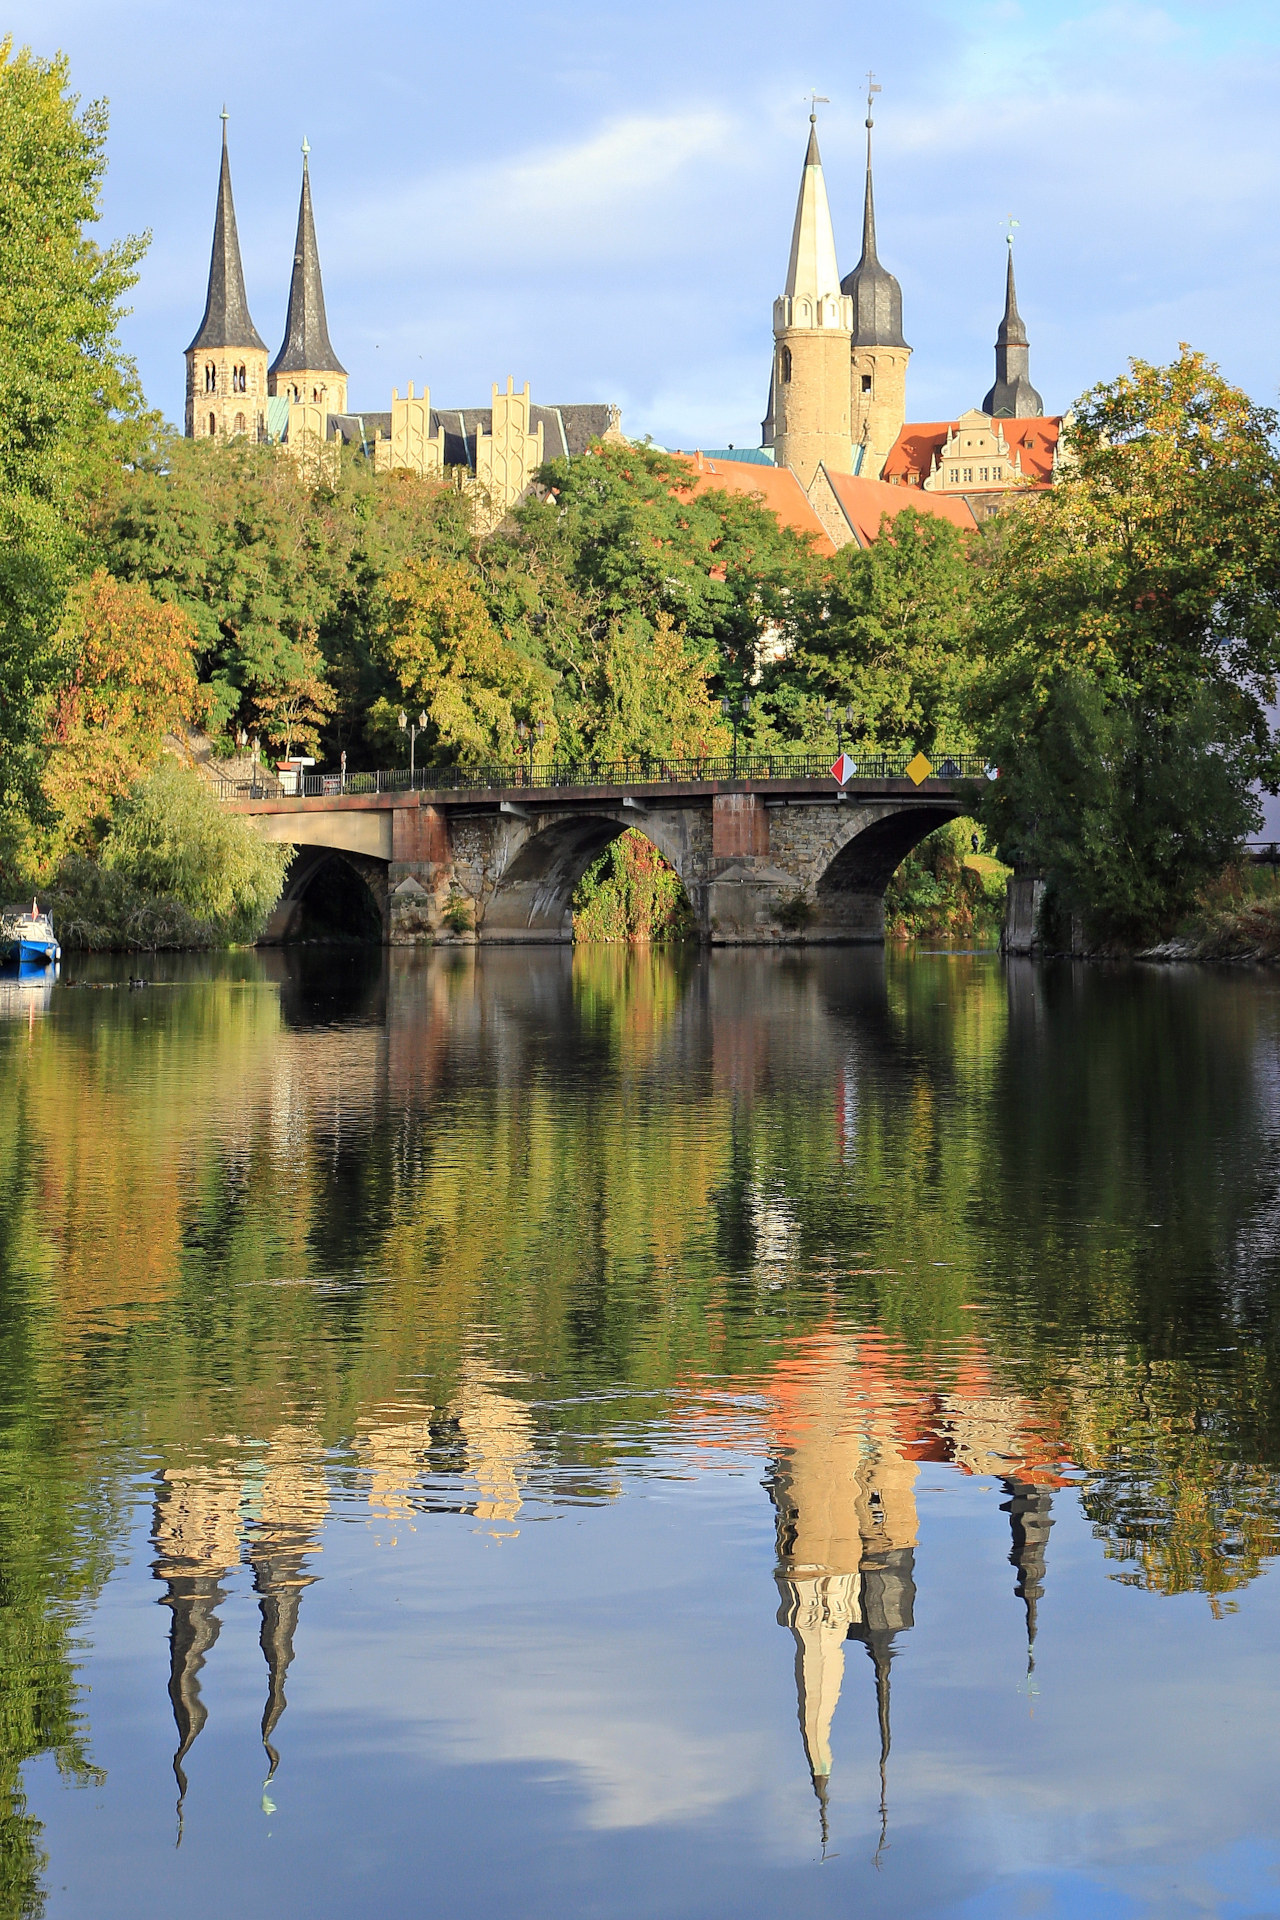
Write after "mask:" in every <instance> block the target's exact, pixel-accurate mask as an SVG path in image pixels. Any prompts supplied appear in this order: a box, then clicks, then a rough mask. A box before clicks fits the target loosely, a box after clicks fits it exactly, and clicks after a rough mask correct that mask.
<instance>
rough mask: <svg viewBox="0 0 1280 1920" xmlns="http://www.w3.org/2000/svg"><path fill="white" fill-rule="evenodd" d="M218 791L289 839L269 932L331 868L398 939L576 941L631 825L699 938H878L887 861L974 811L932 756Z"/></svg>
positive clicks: (966, 791)
mask: <svg viewBox="0 0 1280 1920" xmlns="http://www.w3.org/2000/svg"><path fill="white" fill-rule="evenodd" d="M973 771H974V772H977V771H978V769H977V768H976V767H975V769H974V770H973ZM965 772H966V773H968V772H969V770H968V769H967V768H966V769H965ZM227 804H228V805H229V806H231V807H233V808H234V809H235V810H236V811H237V812H241V813H245V814H248V815H250V816H252V818H253V820H254V823H255V825H256V827H257V829H258V831H259V832H260V833H261V834H262V835H263V836H264V837H265V838H267V839H269V840H277V841H286V842H289V843H291V844H293V845H294V846H296V847H297V849H298V851H297V854H296V856H295V858H294V861H293V864H292V866H291V867H290V869H289V874H288V877H287V880H286V883H285V891H284V895H283V897H282V899H281V901H280V903H279V905H278V907H277V908H276V911H275V913H274V915H273V916H272V919H271V922H270V924H269V926H268V928H267V931H266V934H265V935H264V938H265V939H266V940H267V941H283V940H287V939H289V938H290V937H291V936H293V935H294V934H295V933H296V932H297V931H299V930H300V928H301V927H302V926H303V925H304V924H305V920H306V906H307V902H308V899H309V897H312V896H314V893H315V890H316V888H317V887H318V886H324V885H328V886H332V884H333V883H334V881H335V878H337V879H340V880H341V881H342V883H343V884H345V885H347V886H348V887H349V886H350V883H351V880H352V877H353V876H356V877H358V878H359V880H361V881H363V883H364V886H365V887H366V888H367V890H368V895H369V898H370V900H371V903H372V909H373V910H374V911H376V922H375V920H374V918H373V913H372V912H371V913H370V915H369V921H368V924H369V926H370V928H371V929H372V930H375V931H376V924H377V923H379V922H380V924H381V929H382V937H383V939H384V941H386V942H389V943H390V944H391V945H393V946H401V945H413V944H415V943H418V942H425V941H429V940H440V939H446V940H447V939H450V938H460V939H468V940H469V939H479V940H480V941H482V942H487V941H507V942H514V941H535V942H538V941H566V940H571V939H572V937H573V911H572V902H573V892H574V888H575V887H576V886H577V883H578V881H579V879H580V878H581V876H582V875H583V873H584V872H585V871H586V869H587V867H588V866H589V865H590V863H591V862H592V860H594V859H595V857H596V856H597V854H599V853H600V852H601V851H602V849H603V848H605V847H606V846H608V844H609V842H610V841H611V840H614V839H616V838H617V836H618V835H619V834H621V833H623V832H625V830H626V829H627V828H628V827H637V828H639V829H640V831H641V832H642V833H644V834H645V835H646V837H647V838H648V839H649V840H650V841H652V843H653V845H654V846H655V847H656V848H657V849H658V851H659V853H661V854H662V855H663V856H664V857H665V858H666V859H667V860H668V861H669V862H670V863H671V865H672V867H673V868H674V869H675V871H676V873H677V874H678V875H679V877H680V880H681V881H682V883H683V885H684V888H685V892H686V893H687V895H688V898H689V902H690V905H691V907H692V910H693V915H694V919H695V922H696V924H697V927H698V929H699V932H700V934H701V936H702V938H703V939H705V940H707V941H709V942H711V943H712V944H723V945H741V944H747V943H772V942H782V941H800V942H815V941H816V942H832V941H878V940H882V939H883V937H884V890H885V887H886V885H887V883H888V881H889V878H890V876H891V874H892V873H893V871H894V869H895V867H897V865H898V864H899V862H900V861H901V860H902V859H903V858H904V856H905V855H906V854H907V853H909V852H910V851H911V849H912V847H914V846H915V845H916V844H917V843H918V842H919V841H921V840H922V839H924V837H925V835H926V834H928V833H932V832H933V830H934V828H935V827H939V826H941V825H942V824H943V823H944V822H945V821H947V820H951V819H954V818H955V817H956V816H957V815H960V814H963V813H966V812H968V811H970V810H971V809H972V807H973V804H974V781H973V778H972V776H971V777H968V778H966V777H962V775H961V772H960V770H959V769H958V768H957V766H956V763H954V762H952V761H945V762H944V763H943V769H942V773H941V776H939V775H933V776H931V777H928V778H926V779H924V780H923V781H922V782H920V783H919V784H916V783H915V782H914V781H912V780H911V779H909V778H907V777H905V775H904V776H902V777H896V778H894V777H887V778H878V779H858V778H856V777H855V778H854V779H852V780H851V781H850V782H849V783H848V784H847V785H846V786H845V787H844V788H843V789H841V788H839V787H837V785H836V782H835V781H834V780H833V779H832V778H831V777H830V775H826V776H822V777H818V776H816V775H804V776H801V777H795V778H771V777H764V778H758V779H737V780H735V779H727V780H699V779H691V780H675V779H669V780H665V781H656V780H651V781H644V780H641V781H627V782H626V783H619V784H609V783H607V782H606V783H602V784H599V785H594V786H587V785H580V786H537V785H533V784H522V785H513V786H493V787H485V788H477V787H463V788H430V789H424V790H421V791H412V792H391V793H360V794H357V793H350V792H347V793H331V794H325V795H321V796H316V797H313V798H300V799H292V798H285V797H278V796H276V795H275V794H272V795H269V796H263V795H259V794H251V795H248V796H239V795H237V796H235V797H228V800H227Z"/></svg>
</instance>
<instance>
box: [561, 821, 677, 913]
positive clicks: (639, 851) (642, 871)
mask: <svg viewBox="0 0 1280 1920" xmlns="http://www.w3.org/2000/svg"><path fill="white" fill-rule="evenodd" d="M692 933H693V915H692V913H691V912H690V910H689V902H688V900H687V898H686V896H685V891H684V888H683V887H682V886H681V884H680V879H679V876H678V875H677V874H676V873H675V871H674V869H673V868H672V867H670V866H669V865H668V864H667V862H666V861H665V860H664V859H663V857H662V855H661V854H660V853H659V852H658V849H657V848H656V847H655V846H654V844H653V842H652V841H651V840H646V838H645V836H644V835H643V834H642V833H639V832H637V831H636V829H635V828H634V827H629V828H628V829H627V831H626V832H625V833H623V834H620V835H619V836H618V838H617V839H616V840H615V841H613V843H612V844H611V845H610V846H607V847H606V848H605V850H604V852H603V853H602V854H600V855H599V856H598V858H597V859H595V860H594V861H593V862H592V864H591V865H590V866H589V867H588V868H587V871H586V872H585V873H584V874H583V876H582V878H581V880H580V881H579V882H578V885H577V888H576V890H575V892H574V896H573V937H574V939H575V940H687V939H688V938H689V937H690V935H691V934H692Z"/></svg>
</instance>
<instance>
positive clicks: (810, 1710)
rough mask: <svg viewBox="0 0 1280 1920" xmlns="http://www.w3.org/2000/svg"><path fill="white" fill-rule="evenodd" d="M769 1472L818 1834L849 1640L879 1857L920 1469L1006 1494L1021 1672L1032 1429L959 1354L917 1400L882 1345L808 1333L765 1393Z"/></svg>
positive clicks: (1030, 1554)
mask: <svg viewBox="0 0 1280 1920" xmlns="http://www.w3.org/2000/svg"><path fill="white" fill-rule="evenodd" d="M770 1387H771V1399H772V1405H773V1413H772V1418H771V1422H770V1425H771V1434H770V1453H771V1466H770V1471H769V1475H768V1478H767V1480H766V1482H765V1484H766V1486H767V1487H768V1490H769V1495H770V1498H771V1499H772V1501H773V1506H774V1511H775V1515H776V1523H777V1556H778V1558H777V1567H776V1570H775V1578H776V1580H777V1583H778V1593H779V1597H780V1604H779V1607H778V1622H779V1625H780V1626H784V1627H788V1628H790V1630H791V1633H792V1635H793V1636H794V1639H795V1646H796V1656H795V1673H796V1693H797V1702H798V1713H799V1721H800V1733H801V1738H802V1740H803V1742H804V1751H805V1757H806V1759H807V1761H808V1764H809V1775H810V1778H811V1780H812V1782H813V1789H814V1792H815V1794H816V1795H817V1799H818V1806H819V1818H820V1825H821V1836H822V1842H823V1845H824V1847H825V1845H826V1842H827V1839H828V1836H829V1815H828V1793H829V1788H830V1781H831V1769H832V1753H831V1729H832V1722H833V1720H834V1718H835V1711H836V1707H837V1705H838V1703H839V1700H840V1695H841V1691H842V1688H843V1686H844V1680H845V1645H846V1642H847V1641H850V1640H855V1641H858V1642H860V1643H861V1644H862V1646H863V1647H864V1648H865V1649H866V1652H867V1654H868V1655H869V1657H870V1661H871V1666H872V1670H873V1673H874V1678H875V1699H876V1717H877V1722H878V1728H879V1745H880V1847H883V1846H884V1845H885V1843H886V1841H887V1838H888V1818H889V1802H888V1767H889V1754H890V1747H891V1743H892V1728H891V1721H890V1675H891V1666H892V1662H893V1658H894V1655H895V1653H896V1652H897V1651H898V1636H899V1635H900V1634H903V1633H906V1632H907V1631H909V1630H910V1628H911V1627H912V1626H913V1625H914V1624H915V1600H916V1581H915V1571H916V1569H915V1556H916V1545H917V1541H918V1534H919V1521H918V1517H917V1511H916V1479H917V1475H918V1474H919V1471H920V1463H921V1462H923V1461H934V1462H939V1463H943V1462H946V1463H949V1464H951V1465H954V1466H958V1467H959V1468H960V1469H961V1470H962V1471H963V1472H966V1473H969V1474H979V1475H982V1476H984V1477H988V1476H989V1477H990V1478H991V1479H993V1480H995V1481H996V1482H997V1483H998V1484H999V1485H1000V1487H1001V1489H1002V1490H1003V1491H1004V1492H1005V1493H1006V1494H1007V1495H1008V1498H1007V1499H1006V1500H1005V1502H1004V1503H1003V1505H1002V1511H1004V1512H1006V1513H1008V1514H1009V1516H1010V1527H1011V1533H1012V1547H1011V1551H1010V1554H1009V1559H1010V1562H1011V1564H1012V1565H1013V1567H1014V1569H1015V1574H1016V1579H1015V1585H1014V1592H1015V1594H1016V1596H1017V1597H1018V1598H1019V1599H1020V1600H1022V1601H1023V1603H1024V1605H1025V1608H1026V1630H1027V1647H1028V1666H1029V1667H1030V1665H1031V1664H1032V1654H1031V1649H1032V1648H1033V1646H1034V1642H1035V1635H1036V1626H1037V1618H1036V1609H1037V1604H1038V1602H1039V1600H1040V1598H1041V1596H1042V1594H1043V1591H1044V1579H1045V1557H1046V1547H1047V1543H1048V1537H1049V1529H1050V1527H1051V1526H1052V1525H1053V1519H1052V1511H1051V1508H1052V1497H1053V1489H1054V1488H1055V1487H1060V1486H1063V1485H1065V1484H1066V1482H1065V1481H1064V1480H1063V1479H1062V1477H1061V1476H1060V1475H1059V1474H1058V1473H1057V1471H1056V1468H1055V1464H1050V1463H1047V1462H1046V1460H1045V1459H1044V1458H1043V1457H1041V1456H1042V1455H1043V1454H1044V1453H1045V1452H1046V1451H1052V1450H1051V1449H1046V1447H1045V1444H1044V1442H1043V1440H1042V1441H1041V1442H1040V1443H1039V1444H1038V1445H1037V1444H1034V1443H1033V1441H1032V1439H1031V1438H1030V1436H1032V1435H1034V1434H1035V1433H1036V1430H1037V1427H1038V1424H1039V1423H1038V1422H1037V1420H1036V1418H1035V1416H1034V1414H1033V1412H1032V1410H1031V1408H1030V1407H1029V1406H1028V1405H1027V1404H1026V1403H1025V1402H1024V1401H1022V1400H1021V1399H1020V1398H1019V1397H1018V1396H1016V1395H1001V1394H996V1393H993V1392H992V1391H991V1387H990V1382H989V1380H988V1379H987V1378H986V1376H985V1372H984V1369H983V1367H982V1365H981V1361H980V1358H979V1357H978V1356H976V1355H970V1356H967V1357H966V1359H965V1360H964V1361H963V1362H962V1364H961V1365H960V1366H959V1368H958V1369H957V1370H956V1384H955V1385H954V1387H953V1388H952V1389H951V1390H950V1391H948V1392H946V1393H937V1392H932V1391H929V1390H927V1389H923V1388H922V1387H921V1386H920V1384H919V1382H918V1381H916V1382H913V1381H912V1380H911V1379H910V1378H909V1377H908V1375H907V1374H906V1372H905V1370H904V1368H903V1367H902V1365H901V1363H900V1360H899V1358H898V1356H896V1355H895V1354H894V1353H893V1351H892V1350H891V1349H890V1348H889V1347H888V1346H887V1345H886V1343H885V1342H884V1341H883V1340H882V1339H881V1338H880V1337H879V1336H878V1335H874V1334H873V1335H866V1336H862V1337H855V1336H852V1335H848V1334H844V1333H834V1332H833V1333H830V1334H827V1335H824V1336H819V1337H817V1338H815V1339H813V1340H811V1341H808V1342H806V1343H804V1345H803V1346H801V1347H799V1348H798V1349H795V1350H793V1352H792V1353H791V1354H790V1355H789V1356H788V1358H787V1359H786V1360H785V1361H784V1362H783V1363H782V1364H781V1365H780V1366H779V1367H778V1368H777V1369H776V1370H775V1372H774V1374H773V1376H772V1378H771V1382H770Z"/></svg>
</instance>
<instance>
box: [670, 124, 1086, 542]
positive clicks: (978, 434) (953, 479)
mask: <svg viewBox="0 0 1280 1920" xmlns="http://www.w3.org/2000/svg"><path fill="white" fill-rule="evenodd" d="M875 91H878V89H873V93H874V92H875ZM871 106H872V94H868V96H867V118H866V129H867V167H866V185H865V191H864V198H863V212H862V254H861V258H860V259H859V261H858V264H857V266H856V267H855V268H854V269H853V270H852V272H851V273H848V274H846V275H845V276H844V278H843V280H839V281H837V279H836V275H837V273H838V267H837V265H836V245H835V236H834V231H833V228H832V222H831V211H830V204H829V202H828V198H827V190H826V182H825V179H824V176H823V171H822V160H821V156H820V154H819V151H818V139H817V127H816V124H815V121H814V116H813V115H812V114H810V116H809V119H810V125H809V144H808V147H807V149H806V152H805V159H804V167H803V170H802V173H801V183H800V197H799V201H798V203H797V207H796V218H795V225H794V229H793V233H792V241H791V257H790V261H789V264H788V269H787V283H786V288H785V290H784V292H783V293H782V295H781V296H780V297H779V298H778V299H777V300H776V301H775V302H774V309H773V334H774V351H773V365H772V369H771V374H770V382H769V405H768V412H767V415H766V417H765V420H764V422H763V425H762V430H761V438H762V441H763V447H762V450H761V453H760V454H758V455H756V456H755V458H756V459H761V458H765V459H768V458H771V459H772V461H773V462H774V464H775V465H776V466H778V467H787V468H789V469H790V470H791V472H792V473H793V474H794V475H795V478H796V479H797V481H798V482H799V484H800V485H801V486H802V487H803V488H804V490H805V492H806V493H807V495H808V496H809V499H810V503H811V505H812V508H813V513H814V516H815V520H816V521H817V522H818V523H820V524H821V527H822V530H823V535H824V538H825V539H828V540H830V541H832V542H834V544H835V545H836V546H842V545H844V544H846V543H847V542H848V541H850V540H857V541H859V542H860V543H861V544H864V545H865V544H866V540H867V538H868V537H870V538H874V537H875V530H878V527H879V525H880V521H881V516H882V514H883V513H885V512H888V513H890V514H891V515H892V513H893V512H894V511H900V510H901V505H902V504H908V503H900V504H898V503H895V504H893V505H891V504H890V503H889V502H888V500H887V499H885V498H884V497H883V496H882V495H881V494H880V492H879V490H880V488H881V486H882V484H884V485H888V486H891V487H913V488H918V489H919V490H920V491H919V496H918V497H917V498H916V499H914V500H912V501H911V502H910V503H909V504H910V505H911V506H913V507H915V508H916V509H917V510H918V511H925V512H941V513H942V514H943V516H944V517H946V518H948V519H953V520H955V521H957V523H958V524H962V525H969V526H973V525H976V524H977V523H978V522H979V521H981V520H983V519H984V518H986V517H988V516H989V515H990V514H991V513H994V512H996V511H998V510H999V508H1000V507H1001V505H1003V504H1005V499H1006V496H1007V495H1008V493H1009V492H1010V491H1011V490H1012V489H1015V488H1016V489H1022V488H1025V487H1027V486H1036V487H1039V486H1048V485H1050V484H1051V483H1052V482H1053V480H1054V478H1055V476H1056V474H1057V471H1058V462H1059V453H1058V443H1059V437H1060V431H1061V426H1062V421H1061V418H1060V417H1058V416H1054V415H1047V414H1046V413H1045V409H1044V402H1043V400H1042V399H1041V397H1040V394H1039V393H1038V392H1037V391H1036V389H1035V387H1034V386H1033V385H1032V383H1031V366H1030V358H1031V350H1030V345H1029V342H1028V338H1027V329H1026V324H1025V322H1024V321H1023V319H1022V315H1021V314H1020V313H1019V311H1018V297H1017V289H1016V286H1015V282H1014V271H1013V246H1012V236H1010V245H1009V258H1008V265H1007V268H1006V274H1005V306H1004V314H1003V316H1002V318H1001V321H1000V325H999V328H998V330H997V334H996V349H995V352H996V367H995V380H994V381H993V383H992V385H991V387H990V389H989V391H988V392H987V394H986V396H985V397H984V399H983V401H982V404H981V406H978V407H972V408H970V409H968V411H966V412H964V413H961V414H959V415H957V416H956V417H955V418H953V419H950V420H941V421H937V420H935V421H923V422H908V420H907V368H908V363H909V361H910V358H911V348H910V347H909V346H908V345H907V340H906V336H905V334H904V332H903V321H902V289H901V287H900V286H899V284H898V282H897V280H896V279H895V278H894V276H893V274H891V273H890V272H889V270H888V268H887V267H885V266H884V265H883V263H882V262H881V260H880V256H879V252H878V250H877V242H876V216H875V190H874V184H873V178H872V150H871V136H872V128H873V125H874V121H873V117H872V113H871ZM837 289H838V292H837ZM846 334H847V339H846ZM845 346H847V356H846V365H845V367H844V373H843V376H842V377H837V372H836V369H837V363H838V361H839V359H840V354H841V352H842V351H843V350H844V347H845ZM706 457H707V458H714V459H715V462H716V465H717V467H719V468H720V471H721V474H722V476H723V478H724V480H725V481H726V482H727V483H729V484H733V483H735V481H736V482H737V483H738V484H740V485H741V486H742V487H743V488H744V489H746V488H748V487H749V484H750V481H749V476H748V475H747V474H746V472H745V468H746V464H747V459H746V457H744V455H743V454H741V453H739V454H738V455H737V456H736V459H737V463H738V464H739V465H741V466H742V467H743V469H744V471H743V474H742V475H741V477H740V478H739V477H738V476H737V475H733V476H731V475H730V474H729V472H728V470H727V469H728V467H729V465H731V464H732V463H734V460H735V456H734V453H733V450H732V449H727V450H724V451H721V452H718V453H716V454H714V455H708V456H706ZM939 496H944V497H949V500H950V501H951V502H952V503H954V504H953V505H949V506H947V507H943V506H942V503H941V500H940V498H939ZM868 528H871V529H872V531H871V532H870V533H869V532H868Z"/></svg>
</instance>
